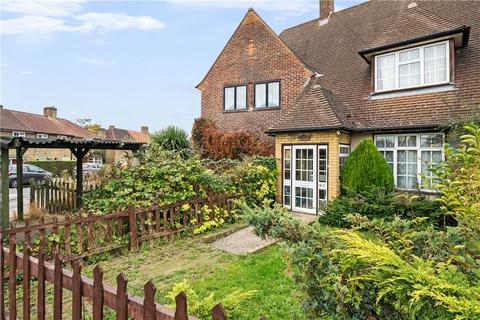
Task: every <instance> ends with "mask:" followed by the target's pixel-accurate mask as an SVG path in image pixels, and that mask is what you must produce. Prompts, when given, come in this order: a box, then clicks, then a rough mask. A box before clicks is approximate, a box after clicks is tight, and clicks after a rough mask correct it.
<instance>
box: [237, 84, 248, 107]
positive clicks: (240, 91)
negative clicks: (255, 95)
mask: <svg viewBox="0 0 480 320" xmlns="http://www.w3.org/2000/svg"><path fill="white" fill-rule="evenodd" d="M246 107H247V86H240V87H237V109H245V108H246Z"/></svg>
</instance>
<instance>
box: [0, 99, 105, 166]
mask: <svg viewBox="0 0 480 320" xmlns="http://www.w3.org/2000/svg"><path fill="white" fill-rule="evenodd" d="M0 136H2V137H26V138H37V139H99V137H98V136H97V135H95V134H93V133H91V132H90V131H88V130H86V129H84V128H82V127H80V126H78V125H76V124H74V123H72V122H71V121H68V120H66V119H62V118H59V117H58V116H57V108H56V107H52V106H48V107H45V108H43V114H34V113H28V112H22V111H16V110H11V109H6V108H4V107H3V106H0ZM10 152H11V154H10V158H11V159H15V150H10ZM24 159H25V160H26V161H29V160H73V159H74V157H73V154H72V153H71V152H70V151H69V150H68V149H37V148H30V149H28V150H27V152H26V153H25V155H24ZM11 161H12V160H11Z"/></svg>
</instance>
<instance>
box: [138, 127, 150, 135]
mask: <svg viewBox="0 0 480 320" xmlns="http://www.w3.org/2000/svg"><path fill="white" fill-rule="evenodd" d="M140 131H141V132H142V133H143V134H144V135H146V136H148V135H149V132H148V126H141V127H140Z"/></svg>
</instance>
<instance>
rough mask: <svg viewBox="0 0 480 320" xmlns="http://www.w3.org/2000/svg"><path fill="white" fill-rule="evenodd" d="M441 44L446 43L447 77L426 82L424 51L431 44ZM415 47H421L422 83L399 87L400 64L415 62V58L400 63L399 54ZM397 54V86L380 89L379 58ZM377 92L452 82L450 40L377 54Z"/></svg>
mask: <svg viewBox="0 0 480 320" xmlns="http://www.w3.org/2000/svg"><path fill="white" fill-rule="evenodd" d="M439 44H445V47H446V49H445V51H446V52H445V57H446V60H447V61H446V64H447V65H446V68H445V73H446V77H445V79H446V80H445V81H440V82H432V83H425V66H424V65H425V63H424V62H425V59H424V52H425V48H427V47H431V46H436V45H439ZM414 49H419V50H420V57H419V59H420V84H419V85H416V86H410V87H403V88H400V87H399V82H400V81H399V77H400V72H399V69H400V65H403V64H408V63H412V62H414V61H413V60H412V61H409V62H402V63H400V59H399V55H400V53H402V52H406V51H410V50H414ZM392 54H393V55H395V87H394V88H389V89H382V90H379V89H378V76H377V68H378V59H379V58H381V57H384V56H388V55H392ZM374 68H375V70H374V71H375V81H374V82H375V92H388V91H395V90H406V89H407V90H408V89H412V88H422V87H429V86H436V85H440V84H447V83H450V40H444V41H439V42H432V43H428V44H424V45H421V46H416V47H410V48H407V49H402V50H399V51H394V52H388V53H384V54H380V55H378V56H375V66H374Z"/></svg>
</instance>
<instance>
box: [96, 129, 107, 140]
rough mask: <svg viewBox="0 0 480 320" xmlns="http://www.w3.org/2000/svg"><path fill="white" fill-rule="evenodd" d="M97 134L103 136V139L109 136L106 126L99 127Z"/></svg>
mask: <svg viewBox="0 0 480 320" xmlns="http://www.w3.org/2000/svg"><path fill="white" fill-rule="evenodd" d="M97 135H98V136H99V137H100V138H101V139H105V138H106V137H107V133H106V131H105V128H99V129H98V132H97Z"/></svg>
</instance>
